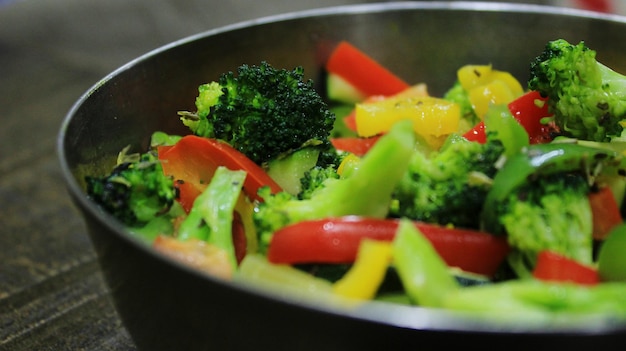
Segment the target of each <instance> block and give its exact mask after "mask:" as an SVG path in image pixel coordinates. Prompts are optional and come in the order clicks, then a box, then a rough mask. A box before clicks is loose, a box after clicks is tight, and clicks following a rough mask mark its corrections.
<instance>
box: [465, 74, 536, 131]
mask: <svg viewBox="0 0 626 351" xmlns="http://www.w3.org/2000/svg"><path fill="white" fill-rule="evenodd" d="M457 78H458V79H459V83H460V84H461V86H462V87H463V89H464V90H465V91H466V92H467V94H468V96H469V100H470V102H471V104H472V107H473V108H474V111H475V112H476V115H478V117H479V118H481V119H482V118H483V117H484V116H485V114H486V113H487V110H488V109H489V105H492V104H493V105H502V104H508V103H509V102H511V101H513V100H514V99H515V98H517V97H519V96H521V95H522V94H523V93H524V89H523V87H522V85H521V84H520V82H519V81H518V80H517V79H516V78H515V77H513V75H512V74H510V73H509V72H504V71H498V70H495V69H493V68H492V67H491V65H466V66H463V67H461V68H460V69H459V70H458V71H457Z"/></svg>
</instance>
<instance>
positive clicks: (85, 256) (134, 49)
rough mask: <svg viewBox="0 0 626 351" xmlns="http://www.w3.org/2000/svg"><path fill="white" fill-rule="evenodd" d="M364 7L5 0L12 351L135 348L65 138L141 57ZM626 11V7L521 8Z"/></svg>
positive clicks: (0, 299)
mask: <svg viewBox="0 0 626 351" xmlns="http://www.w3.org/2000/svg"><path fill="white" fill-rule="evenodd" d="M363 2H375V1H356V0H343V1H342V0H315V1H311V0H265V1H263V0H229V1H216V0H106V1H98V0H0V120H1V121H2V122H3V123H2V128H0V196H1V197H2V198H1V199H0V224H1V226H0V228H1V229H0V233H1V234H0V350H12V351H17V350H117V351H123V350H134V349H135V348H134V345H133V343H132V341H131V340H130V338H129V336H128V335H127V333H126V332H125V330H124V328H123V327H122V326H121V323H120V322H119V318H118V316H117V315H116V313H115V311H114V309H113V307H112V304H111V301H110V298H109V295H108V292H107V289H106V287H105V286H104V283H103V281H102V278H101V276H100V271H99V269H98V266H97V263H96V261H95V253H94V252H93V250H92V248H91V245H90V242H89V239H88V237H87V235H86V230H85V227H84V224H83V222H82V220H81V219H80V217H79V216H78V213H77V212H76V210H75V208H74V207H73V205H72V204H71V203H70V200H69V197H68V196H67V192H66V190H65V187H64V184H63V181H62V177H61V174H60V171H59V168H58V161H57V158H56V151H55V147H56V135H57V133H58V128H59V126H60V123H61V121H62V119H63V117H64V116H65V114H66V113H67V112H68V110H69V109H70V107H71V106H72V104H73V103H74V101H76V100H77V99H78V97H79V96H80V95H81V94H83V93H84V92H85V91H86V90H87V89H88V88H89V87H90V86H92V85H93V84H95V83H96V82H97V81H98V80H99V79H100V78H102V77H103V76H105V75H106V74H107V73H109V72H111V71H112V70H113V69H115V68H117V67H119V66H120V65H122V64H124V63H126V62H128V61H129V60H131V59H133V58H135V57H137V56H139V55H141V54H143V53H145V52H147V51H149V50H152V49H155V48H157V47H159V46H161V45H164V44H166V43H169V42H171V41H174V40H177V39H180V38H183V37H186V36H189V35H192V34H195V33H198V32H202V31H206V30H208V29H211V28H215V27H219V26H223V25H227V24H230V23H234V22H239V21H243V20H249V19H253V18H257V17H261V16H268V15H273V14H277V13H284V12H291V11H296V10H304V9H309V8H313V7H327V6H331V5H343V4H352V3H363ZM512 2H524V3H533V4H552V5H557V6H564V7H571V8H584V9H588V10H593V11H598V12H609V13H626V1H623V0H613V1H611V0H579V1H576V0H554V1H532V0H528V1H512Z"/></svg>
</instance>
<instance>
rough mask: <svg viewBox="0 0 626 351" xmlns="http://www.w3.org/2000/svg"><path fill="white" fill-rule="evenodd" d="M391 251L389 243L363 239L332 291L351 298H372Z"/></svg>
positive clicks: (382, 276)
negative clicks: (352, 260)
mask: <svg viewBox="0 0 626 351" xmlns="http://www.w3.org/2000/svg"><path fill="white" fill-rule="evenodd" d="M391 253H392V246H391V243H389V242H384V241H376V240H370V239H364V240H363V241H362V242H361V244H360V246H359V251H358V253H357V257H356V260H355V262H354V264H353V265H352V267H351V268H350V270H349V271H348V272H347V273H346V274H345V275H344V276H343V277H342V278H341V279H339V280H338V281H337V282H335V283H334V285H333V292H334V293H335V294H337V295H339V296H343V297H348V298H353V299H361V300H371V299H373V298H374V296H375V295H376V292H377V291H378V288H379V287H380V284H381V283H382V282H383V280H384V278H385V274H386V272H387V267H388V266H389V264H390V263H391V258H392V255H391Z"/></svg>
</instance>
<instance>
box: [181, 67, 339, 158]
mask: <svg viewBox="0 0 626 351" xmlns="http://www.w3.org/2000/svg"><path fill="white" fill-rule="evenodd" d="M196 107H197V112H196V113H188V112H181V113H180V115H181V119H182V120H183V123H184V124H185V125H187V126H188V127H189V128H190V129H191V131H192V132H193V133H194V134H196V135H200V136H204V137H209V138H216V139H221V140H224V141H226V142H228V143H229V144H231V145H232V146H233V147H235V148H236V149H237V150H239V151H241V152H242V153H244V154H245V155H246V156H248V157H249V158H250V159H252V160H253V161H254V162H255V163H257V164H259V165H263V164H265V163H267V162H268V161H270V160H272V159H275V158H277V157H278V156H280V155H284V154H286V153H291V152H292V151H293V150H297V149H299V148H301V147H303V146H305V145H322V148H323V149H329V148H331V147H332V146H331V144H330V141H329V135H330V132H331V130H332V129H333V125H334V122H335V115H334V114H333V113H332V112H331V111H330V109H329V107H328V105H327V104H326V102H325V101H324V100H323V98H322V97H321V96H320V95H319V93H318V92H317V91H316V90H315V88H314V86H313V82H312V80H305V79H304V69H303V68H302V67H297V68H295V69H293V70H287V69H278V68H274V67H272V66H270V64H268V63H267V62H262V63H261V64H260V65H259V66H255V65H242V66H240V67H239V68H238V70H237V74H235V73H233V72H227V73H224V74H222V75H221V76H220V78H219V79H218V80H217V81H215V82H211V83H208V84H204V85H202V86H200V87H199V96H198V98H197V99H196Z"/></svg>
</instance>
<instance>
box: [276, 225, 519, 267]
mask: <svg viewBox="0 0 626 351" xmlns="http://www.w3.org/2000/svg"><path fill="white" fill-rule="evenodd" d="M398 223H399V222H398V220H394V219H375V218H365V217H358V216H346V217H340V218H326V219H321V220H312V221H303V222H299V223H296V224H292V225H289V226H287V227H284V228H282V229H280V230H278V231H277V232H276V233H274V235H273V237H272V240H271V242H270V245H269V248H268V252H267V257H268V260H269V261H270V262H273V263H287V264H297V263H351V262H354V260H355V259H356V257H357V252H358V249H359V245H360V243H361V241H362V240H364V239H372V240H382V241H391V240H393V238H394V237H395V235H396V230H397V228H398ZM413 223H414V225H415V227H416V228H418V229H419V230H420V231H421V232H422V233H423V234H424V235H425V236H426V237H427V238H428V239H429V240H430V242H431V243H432V244H433V246H434V247H435V249H436V250H437V252H438V253H439V254H440V255H441V257H442V258H443V259H444V260H445V261H446V263H447V264H448V265H449V266H451V267H458V268H460V269H462V270H464V271H468V272H473V273H476V274H482V275H486V276H491V275H493V274H494V273H495V271H496V270H497V268H498V266H499V265H500V263H501V262H502V261H503V260H504V258H505V257H506V255H507V254H508V252H509V246H508V243H507V241H506V238H505V237H502V236H493V235H490V234H487V233H483V232H479V231H473V230H466V229H460V228H447V227H443V226H439V225H435V224H428V223H423V222H413Z"/></svg>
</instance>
